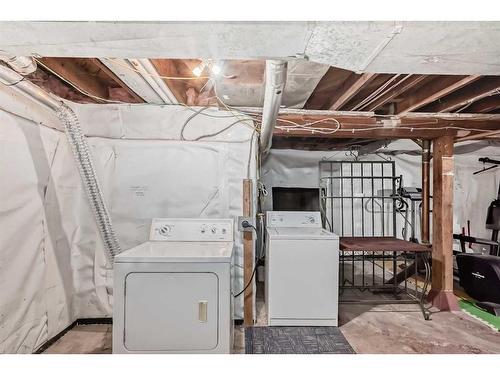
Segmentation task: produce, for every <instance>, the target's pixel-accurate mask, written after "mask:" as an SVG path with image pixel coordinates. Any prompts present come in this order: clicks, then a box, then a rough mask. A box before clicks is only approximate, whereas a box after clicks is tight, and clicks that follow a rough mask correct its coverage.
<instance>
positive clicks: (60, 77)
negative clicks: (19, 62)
mask: <svg viewBox="0 0 500 375" xmlns="http://www.w3.org/2000/svg"><path fill="white" fill-rule="evenodd" d="M35 60H36V62H37V63H38V64H40V65H41V66H43V67H44V68H45V69H46V70H48V71H49V72H51V73H52V74H54V75H55V76H56V77H57V78H59V79H60V80H62V81H64V82H66V83H67V84H68V85H70V86H71V87H73V88H74V89H75V90H77V91H78V92H80V93H81V94H83V95H85V96H88V97H89V98H92V99H94V100H97V101H102V102H106V103H112V104H128V105H130V104H131V103H127V102H122V101H119V100H109V99H105V98H101V97H100V96H96V95H93V94H91V93H89V92H87V91H85V90H83V89H81V88H79V87H78V86H76V85H75V84H74V83H73V82H71V81H70V80H68V79H66V78H64V77H63V76H61V75H60V74H58V73H57V72H55V71H54V70H53V69H51V68H49V67H48V66H47V65H45V64H44V63H43V62H41V61H40V60H39V59H36V58H35Z"/></svg>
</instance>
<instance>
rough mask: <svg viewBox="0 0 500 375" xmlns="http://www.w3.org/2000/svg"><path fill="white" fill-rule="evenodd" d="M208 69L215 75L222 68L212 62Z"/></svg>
mask: <svg viewBox="0 0 500 375" xmlns="http://www.w3.org/2000/svg"><path fill="white" fill-rule="evenodd" d="M210 71H211V72H212V74H213V75H214V76H217V75H219V74H220V72H221V71H222V68H221V67H220V65H217V64H212V66H211V67H210Z"/></svg>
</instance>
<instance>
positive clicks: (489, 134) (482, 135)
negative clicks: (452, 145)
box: [455, 130, 500, 142]
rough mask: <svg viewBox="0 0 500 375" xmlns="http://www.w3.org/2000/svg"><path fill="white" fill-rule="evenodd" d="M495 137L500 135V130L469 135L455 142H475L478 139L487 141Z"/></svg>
mask: <svg viewBox="0 0 500 375" xmlns="http://www.w3.org/2000/svg"><path fill="white" fill-rule="evenodd" d="M495 135H500V130H492V131H490V132H485V133H480V134H473V135H467V136H465V137H461V138H458V139H457V140H455V142H464V141H473V140H477V139H486V138H489V137H492V136H495Z"/></svg>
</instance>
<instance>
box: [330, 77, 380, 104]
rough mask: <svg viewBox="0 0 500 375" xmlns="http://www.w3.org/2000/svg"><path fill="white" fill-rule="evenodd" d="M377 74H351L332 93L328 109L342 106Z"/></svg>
mask: <svg viewBox="0 0 500 375" xmlns="http://www.w3.org/2000/svg"><path fill="white" fill-rule="evenodd" d="M376 76H377V75H376V74H375V73H363V74H353V75H351V76H350V77H349V78H348V79H347V80H346V81H345V82H344V83H343V84H342V88H341V89H340V90H339V91H338V93H334V94H333V96H332V99H331V104H330V106H329V109H330V110H331V111H336V110H339V109H340V108H342V106H343V105H344V104H346V103H347V102H348V101H349V99H351V98H352V97H353V96H354V95H356V93H358V91H359V90H361V88H362V87H363V86H364V85H365V84H366V83H367V82H369V81H371V80H372V79H373V78H375V77H376Z"/></svg>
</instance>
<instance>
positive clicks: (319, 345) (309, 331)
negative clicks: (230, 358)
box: [245, 327, 354, 354]
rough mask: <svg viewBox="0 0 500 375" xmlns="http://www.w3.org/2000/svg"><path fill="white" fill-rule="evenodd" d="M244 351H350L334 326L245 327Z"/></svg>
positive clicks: (293, 352)
mask: <svg viewBox="0 0 500 375" xmlns="http://www.w3.org/2000/svg"><path fill="white" fill-rule="evenodd" d="M245 353H246V354H354V350H353V349H352V347H351V345H349V343H348V342H347V340H346V338H345V337H344V335H343V334H342V332H340V329H338V328H337V327H246V328H245Z"/></svg>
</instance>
